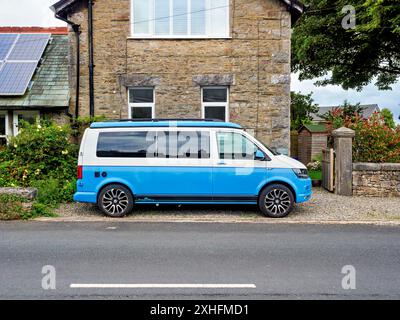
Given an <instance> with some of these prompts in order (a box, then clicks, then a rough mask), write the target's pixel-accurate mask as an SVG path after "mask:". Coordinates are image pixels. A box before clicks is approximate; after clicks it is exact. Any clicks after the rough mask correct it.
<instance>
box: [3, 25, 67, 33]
mask: <svg viewBox="0 0 400 320" xmlns="http://www.w3.org/2000/svg"><path fill="white" fill-rule="evenodd" d="M0 33H50V34H64V35H67V34H68V28H67V27H47V28H43V27H11V26H6V27H0Z"/></svg>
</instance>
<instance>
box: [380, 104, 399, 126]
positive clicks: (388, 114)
mask: <svg viewBox="0 0 400 320" xmlns="http://www.w3.org/2000/svg"><path fill="white" fill-rule="evenodd" d="M380 113H381V116H382V117H383V120H384V121H385V124H386V125H387V126H388V127H389V128H391V129H395V128H396V123H395V122H394V118H393V112H392V111H390V110H389V109H388V108H383V109H382V110H381V112H380Z"/></svg>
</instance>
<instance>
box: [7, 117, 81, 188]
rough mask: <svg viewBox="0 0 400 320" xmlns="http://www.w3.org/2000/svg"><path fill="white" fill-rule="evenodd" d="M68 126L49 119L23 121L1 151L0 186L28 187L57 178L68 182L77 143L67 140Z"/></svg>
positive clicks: (72, 174)
mask: <svg viewBox="0 0 400 320" xmlns="http://www.w3.org/2000/svg"><path fill="white" fill-rule="evenodd" d="M70 132H71V131H70V129H69V127H68V126H58V125H56V124H54V123H51V122H48V121H42V122H41V123H40V124H29V123H26V122H24V123H23V124H22V128H21V129H20V133H19V134H18V136H16V137H12V138H11V139H10V141H9V144H8V146H7V147H6V148H5V149H4V150H3V151H2V152H0V160H1V163H2V164H1V165H0V177H1V178H0V185H10V186H12V185H19V186H29V185H32V183H33V182H35V181H38V180H47V179H48V178H56V179H59V180H60V181H66V182H67V183H68V182H70V181H72V180H73V179H74V178H75V173H76V158H77V146H76V145H74V144H72V143H71V142H70V140H69V137H70Z"/></svg>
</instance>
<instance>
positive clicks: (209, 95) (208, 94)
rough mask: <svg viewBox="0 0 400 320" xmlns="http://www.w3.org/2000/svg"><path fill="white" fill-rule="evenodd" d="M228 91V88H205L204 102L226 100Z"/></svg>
mask: <svg viewBox="0 0 400 320" xmlns="http://www.w3.org/2000/svg"><path fill="white" fill-rule="evenodd" d="M227 91H228V90H227V89H226V88H210V89H208V88H204V89H203V102H226V101H227Z"/></svg>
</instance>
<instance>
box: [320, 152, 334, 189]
mask: <svg viewBox="0 0 400 320" xmlns="http://www.w3.org/2000/svg"><path fill="white" fill-rule="evenodd" d="M334 170H335V154H334V151H333V149H332V148H329V149H322V186H323V187H324V188H325V189H326V190H329V191H331V192H333V191H334V189H335V171H334Z"/></svg>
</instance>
